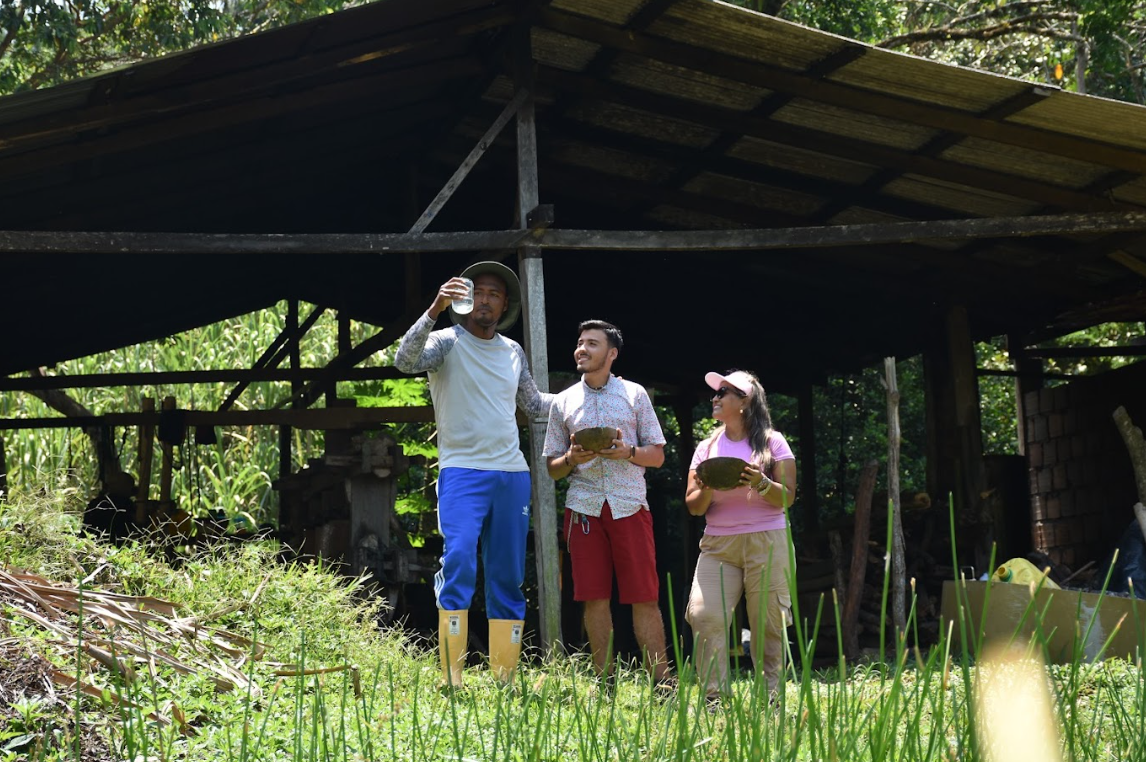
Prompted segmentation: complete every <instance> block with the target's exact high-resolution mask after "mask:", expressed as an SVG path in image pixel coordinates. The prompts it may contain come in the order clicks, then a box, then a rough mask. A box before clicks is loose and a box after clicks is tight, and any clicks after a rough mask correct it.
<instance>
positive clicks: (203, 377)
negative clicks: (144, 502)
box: [0, 367, 409, 411]
mask: <svg viewBox="0 0 1146 762" xmlns="http://www.w3.org/2000/svg"><path fill="white" fill-rule="evenodd" d="M295 375H297V376H298V377H299V378H302V379H317V378H323V377H326V376H328V375H329V373H328V371H327V370H326V369H325V368H300V369H299V370H297V371H291V370H288V369H281V370H280V369H278V368H259V369H254V370H229V369H218V370H181V371H167V372H162V371H160V372H157V373H147V372H140V373H92V374H87V375H82V376H44V377H42V378H36V377H23V376H19V377H16V376H7V377H0V392H30V391H38V390H44V389H106V388H109V387H117V386H158V385H170V384H219V383H231V382H236V381H237V382H256V381H290V380H291V378H292V377H293V376H295ZM408 377H409V376H408V374H406V373H402V372H401V371H400V370H398V369H397V368H390V367H386V368H346V369H344V370H343V371H342V372H341V373H339V374H338V377H337V379H336V380H338V381H380V380H387V379H392V378H408ZM226 409H228V408H220V410H221V411H222V410H226Z"/></svg>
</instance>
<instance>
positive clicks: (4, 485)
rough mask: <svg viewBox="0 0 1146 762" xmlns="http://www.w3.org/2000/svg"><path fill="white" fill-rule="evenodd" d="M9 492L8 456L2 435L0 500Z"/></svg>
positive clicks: (0, 448)
mask: <svg viewBox="0 0 1146 762" xmlns="http://www.w3.org/2000/svg"><path fill="white" fill-rule="evenodd" d="M7 494H8V458H7V456H6V454H5V452H4V437H0V502H3V501H4V498H5V496H6V495H7Z"/></svg>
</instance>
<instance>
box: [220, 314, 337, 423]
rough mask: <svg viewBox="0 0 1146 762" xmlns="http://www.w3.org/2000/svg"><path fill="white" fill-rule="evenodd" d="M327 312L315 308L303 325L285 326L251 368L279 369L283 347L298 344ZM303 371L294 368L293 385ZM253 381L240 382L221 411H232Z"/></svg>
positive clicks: (296, 367)
mask: <svg viewBox="0 0 1146 762" xmlns="http://www.w3.org/2000/svg"><path fill="white" fill-rule="evenodd" d="M296 309H297V307H296ZM325 311H326V308H325V307H319V306H315V308H314V309H313V310H311V312H310V314H309V315H307V316H306V320H304V321H303V322H302V325H295V326H293V327H292V326H290V325H286V326H284V327H283V329H282V330H281V331H279V334H278V336H276V337H275V338H274V340H273V341H272V342H271V344H270V346H268V347H267V348H266V349H265V350H264V351H263V353H262V354H261V355H259V359H257V360H255V363H254V365H252V366H251V367H252V368H253V369H257V370H261V369H263V368H276V367H278V365H279V364H280V363H281V362H282V361H283V358H284V357H285V355H284V354H283V353H282V352H280V351H279V350H280V349H281V348H282V347H283V345H284V344H289V343H290V342H292V341H293V342H297V341H298V338H299V336H302V335H305V334H306V332H307V331H309V330H310V329H311V327H312V326H313V325H314V324H315V323H316V322H318V319H319V317H321V316H322V313H323V312H325ZM295 317H296V321H295V322H296V323H297V315H296V316H295ZM301 370H302V367H301V366H299V365H295V366H292V368H291V371H290V376H289V380H290V381H291V382H292V384H293V383H294V382H295V379H297V378H298V372H299V371H301ZM253 380H254V379H252V378H250V377H249V376H248V377H247V378H244V379H243V380H242V381H240V382H239V383H238V384H237V385H236V386H235V388H234V389H232V390H231V391H230V393H229V394H228V395H227V398H226V399H225V400H223V404H221V405H219V409H220V410H230V409H231V406H232V405H234V404H235V402H236V401H237V400H238V399H239V395H241V394H242V393H243V391H244V390H245V389H246V388H247V387H248V386H249V385H250V383H251V381H253Z"/></svg>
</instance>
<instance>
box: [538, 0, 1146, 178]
mask: <svg viewBox="0 0 1146 762" xmlns="http://www.w3.org/2000/svg"><path fill="white" fill-rule="evenodd" d="M540 18H541V23H542V24H544V25H545V26H546V27H548V28H549V29H552V30H554V31H557V32H560V33H562V34H566V35H569V36H571V37H577V38H579V39H583V40H588V41H590V42H594V43H597V44H599V45H605V46H607V47H610V48H616V49H618V50H622V51H624V52H627V53H632V54H635V55H639V56H645V57H648V58H651V59H654V60H657V61H662V62H665V63H668V64H672V65H676V66H683V67H686V68H690V69H694V70H696V71H699V72H703V73H706V74H710V75H713V76H717V77H722V78H724V79H728V80H731V81H733V82H740V83H742V84H746V85H751V86H753V87H762V88H765V89H768V90H774V91H778V92H782V93H790V94H793V95H796V96H798V97H800V98H806V99H809V100H814V101H819V102H821V103H827V104H831V105H833V106H837V107H839V108H844V109H850V110H853V111H857V112H859V113H865V114H873V115H875V116H880V117H885V118H888V119H894V120H896V121H899V122H907V123H909V124H916V125H920V126H923V127H930V128H932V129H936V130H942V131H945V132H946V131H950V132H958V133H962V134H964V135H968V136H974V137H978V138H982V139H984V140H992V141H996V142H999V143H1004V144H1006V145H1013V146H1019V147H1022V148H1032V149H1035V150H1039V151H1045V152H1046V153H1050V154H1054V155H1057V156H1063V157H1067V158H1072V159H1077V160H1078V161H1085V162H1090V163H1094V164H1102V165H1104V166H1108V167H1112V168H1115V169H1132V170H1134V171H1137V172H1141V173H1146V155H1144V154H1143V153H1141V152H1138V151H1133V150H1127V149H1125V148H1121V147H1119V146H1115V145H1110V144H1105V143H1099V142H1096V141H1090V140H1085V139H1082V138H1077V137H1074V136H1071V135H1063V134H1060V133H1052V132H1048V131H1046V130H1041V129H1038V128H1036V127H1029V126H1027V125H1023V124H1016V123H1013V122H998V121H995V120H992V119H984V118H982V117H981V116H979V115H977V114H969V113H967V112H965V111H961V110H958V109H953V108H947V107H943V106H938V105H934V104H928V103H922V102H920V101H915V100H910V99H908V98H901V97H897V96H892V95H885V94H883V93H880V92H877V91H873V90H865V89H862V88H858V87H854V86H851V85H847V84H843V83H841V82H837V81H833V80H826V79H824V80H820V79H816V78H814V77H810V76H808V75H807V74H806V73H805V72H797V71H792V70H786V69H782V68H780V67H778V66H761V65H759V64H758V63H756V62H754V61H748V60H745V59H741V58H738V57H736V56H732V55H729V54H726V53H720V52H718V51H715V50H710V49H700V48H697V47H695V46H692V45H689V44H686V43H681V42H675V41H672V40H668V39H664V38H660V37H655V36H652V35H649V34H641V33H638V32H634V31H631V30H623V29H620V28H618V27H615V26H612V25H610V24H607V23H604V22H601V21H597V20H594V19H590V18H587V17H584V16H577V15H574V14H571V13H565V12H563V11H559V10H557V9H554V8H547V9H545V10H544V11H542V13H541V17H540Z"/></svg>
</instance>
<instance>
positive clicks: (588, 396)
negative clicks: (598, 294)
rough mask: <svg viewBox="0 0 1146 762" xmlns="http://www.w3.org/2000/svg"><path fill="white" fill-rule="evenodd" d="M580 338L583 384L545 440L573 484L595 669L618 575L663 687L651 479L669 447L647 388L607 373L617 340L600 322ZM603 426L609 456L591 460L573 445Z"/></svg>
mask: <svg viewBox="0 0 1146 762" xmlns="http://www.w3.org/2000/svg"><path fill="white" fill-rule="evenodd" d="M578 330H579V338H578V340H577V349H576V350H575V351H574V352H573V359H574V360H575V361H576V363H577V370H578V371H579V372H580V373H581V374H582V375H581V382H580V383H578V384H575V385H574V386H571V387H570V388H568V389H566V390H565V391H563V392H561V393H560V394H558V395H557V396H556V398H555V399H554V401H553V407H552V408H550V413H549V429H548V431H547V433H546V437H545V456H546V458H548V461H547V465H548V467H549V475H550V476H552V477H553V478H554V479H562V478H565V477H567V476H568V477H569V478H570V481H569V491H568V493H567V496H566V505H565V526H564V532H565V538H566V544H567V545H568V548H569V557H570V560H571V561H572V564H573V598H574V600H578V601H582V602H583V603H584V607H585V629H586V630H587V631H588V633H589V645H590V647H591V648H592V651H593V664H594V666H595V667H596V669H597V672H598V674H600V675H602V676H605V675H608V674H609V672H610V671H611V669H612V663H611V658H610V654H609V641H610V638H611V637H612V634H613V619H612V615H611V613H610V610H609V605H610V600H611V598H612V592H613V573H614V571H615V572H616V577H617V587H618V590H619V591H620V600H621V603H623V604H630V605H632V607H633V630H634V633H635V635H636V637H637V642H638V643H639V644H640V646H641V648H642V649H643V650H644V652H645V656H646V658H647V660H648V661H647V664H648V667H649V670H650V672H651V673H652V675H653V677H654V679H656V680H657V681H661V680H663V679H665V677H666V675H667V668H668V664H667V659H666V657H665V632H664V622H663V620H662V619H661V612H660V608H659V606H658V604H657V599H658V596H659V592H660V591H659V581H658V579H657V563H656V551H655V547H654V544H653V522H652V516H651V514H650V513H649V505H648V500H647V499H646V495H645V469H646V468H659V467H660V465H661V464H662V463H664V459H665V456H664V444H665V437H664V434H663V433H662V432H661V426H660V422H659V421H657V417H656V413H654V412H653V405H652V402H651V401H650V400H649V394H648V392H646V391H645V389H644V387H643V386H641V385H640V384H634V383H633V382H631V381H625V380H622V379H619V378H617V377H616V376H614V375H613V374H612V372H611V371H612V366H613V361H614V360H616V359H617V354H618V353H619V352H620V350H621V346H622V345H623V340H622V338H621V332H620V330H618V329H617V327H616V326H614V325H612V324H610V323H606V322H604V321H602V320H587V321H585V322H584V323H581V325H580V326H579V329H578ZM598 426H604V427H609V428H613V429H616V431H617V434H616V438H615V439H613V441H612V444H611V446H609V447H607V448H603V449H600V450H598V451H596V452H593V451H591V450H586V449H584V448H582V447H581V446H580V445H578V444H577V443H576V442H575V441H574V435H575V433H576V432H577V431H580V430H582V429H587V428H593V427H598Z"/></svg>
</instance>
